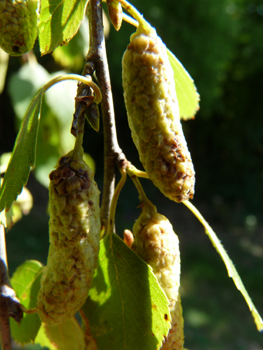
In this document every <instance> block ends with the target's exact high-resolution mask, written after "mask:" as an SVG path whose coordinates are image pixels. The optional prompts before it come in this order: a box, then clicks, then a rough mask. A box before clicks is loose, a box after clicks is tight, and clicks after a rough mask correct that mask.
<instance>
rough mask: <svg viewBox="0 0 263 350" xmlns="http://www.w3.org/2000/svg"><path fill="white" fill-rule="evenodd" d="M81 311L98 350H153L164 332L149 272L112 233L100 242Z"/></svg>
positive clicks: (162, 303) (160, 296)
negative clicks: (89, 286)
mask: <svg viewBox="0 0 263 350" xmlns="http://www.w3.org/2000/svg"><path fill="white" fill-rule="evenodd" d="M83 311H84V313H85V316H86V317H87V319H88V320H89V324H90V333H91V335H92V336H93V337H94V338H95V340H96V341H97V345H98V349H99V350H103V349H107V350H113V349H114V350H116V349H125V350H134V349H136V350H155V349H158V348H159V347H160V346H161V344H162V341H163V338H164V336H165V335H167V333H168V330H169V328H170V314H169V309H168V300H167V298H166V296H165V294H164V292H163V290H162V289H161V287H160V286H159V284H158V282H157V280H156V277H155V276H154V274H153V273H152V269H151V268H150V267H149V266H148V265H147V264H146V263H145V262H144V261H143V260H141V259H140V258H139V257H138V256H137V255H136V254H135V253H134V252H133V251H132V250H131V249H130V248H128V247H127V246H126V244H125V243H124V242H123V241H122V240H121V239H120V238H119V237H118V236H117V235H112V237H111V236H109V235H108V236H106V237H105V238H104V239H103V240H102V241H101V245H100V253H99V264H98V269H97V271H96V274H95V276H94V282H93V286H92V288H91V290H90V294H89V298H88V300H87V302H86V304H85V305H84V307H83Z"/></svg>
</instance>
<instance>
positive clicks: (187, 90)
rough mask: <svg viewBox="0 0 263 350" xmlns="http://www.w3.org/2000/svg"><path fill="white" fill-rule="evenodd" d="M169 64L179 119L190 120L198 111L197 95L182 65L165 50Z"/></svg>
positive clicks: (192, 82)
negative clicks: (172, 75)
mask: <svg viewBox="0 0 263 350" xmlns="http://www.w3.org/2000/svg"><path fill="white" fill-rule="evenodd" d="M167 54H168V57H169V61H170V64H171V66H172V68H173V71H174V81H175V89H176V94H177V99H178V104H179V111H180V118H181V119H185V120H186V119H192V118H194V116H195V114H196V112H197V111H198V109H199V100H200V97H199V94H198V92H197V90H196V87H195V84H194V81H193V79H192V78H191V76H190V75H189V73H188V72H187V71H186V69H185V68H184V66H183V65H182V63H181V62H180V61H179V60H178V59H177V58H176V57H175V56H174V54H173V53H172V52H171V51H170V50H168V49H167Z"/></svg>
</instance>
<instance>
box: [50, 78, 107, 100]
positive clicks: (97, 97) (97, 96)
mask: <svg viewBox="0 0 263 350" xmlns="http://www.w3.org/2000/svg"><path fill="white" fill-rule="evenodd" d="M65 80H77V81H81V82H82V83H83V84H85V85H88V86H90V87H91V88H92V89H93V90H94V92H95V99H94V102H96V103H100V101H101V91H100V89H99V87H98V86H97V85H96V84H95V83H94V82H93V81H92V80H91V78H90V77H83V76H82V75H79V74H68V75H60V76H58V77H55V78H54V79H51V80H50V81H49V82H48V83H47V84H46V85H45V86H44V87H43V90H44V92H46V91H47V90H48V89H49V88H51V87H52V86H53V85H55V84H57V83H60V82H61V81H65Z"/></svg>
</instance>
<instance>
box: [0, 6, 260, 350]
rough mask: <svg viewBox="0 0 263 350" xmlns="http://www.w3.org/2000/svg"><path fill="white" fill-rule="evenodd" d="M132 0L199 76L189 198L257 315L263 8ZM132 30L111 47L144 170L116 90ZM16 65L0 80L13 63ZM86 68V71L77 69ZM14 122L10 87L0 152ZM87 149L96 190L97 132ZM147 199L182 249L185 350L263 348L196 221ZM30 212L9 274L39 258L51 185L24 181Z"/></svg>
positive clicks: (2, 102)
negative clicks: (240, 280)
mask: <svg viewBox="0 0 263 350" xmlns="http://www.w3.org/2000/svg"><path fill="white" fill-rule="evenodd" d="M133 4H134V5H135V6H136V7H137V8H138V10H139V11H140V12H141V13H143V14H144V16H145V18H146V19H147V20H148V21H149V22H150V23H151V24H152V25H153V26H154V27H155V28H156V29H157V32H158V34H159V35H160V36H161V37H162V39H163V41H164V42H165V43H166V45H167V47H169V49H170V50H171V51H172V52H173V53H174V54H175V55H176V56H177V57H178V59H179V60H180V61H181V62H182V63H183V65H184V66H185V67H186V69H187V70H188V72H189V73H190V75H191V76H192V77H193V78H194V80H195V84H196V86H197V88H198V92H199V94H200V96H201V102H200V111H199V112H198V113H197V115H196V118H195V119H194V120H191V121H187V122H183V128H184V132H185V136H186V139H187V143H188V146H189V149H190V152H191V154H192V158H193V162H194V166H195V170H196V193H195V198H194V201H193V203H194V204H195V205H196V206H197V207H198V208H199V209H200V211H201V212H202V213H203V214H204V216H205V218H206V219H207V220H208V221H209V223H210V224H211V225H212V227H213V228H214V230H215V231H216V232H217V234H218V236H219V238H220V239H221V240H222V242H223V244H224V246H225V247H226V249H227V251H228V253H229V254H230V257H231V258H232V259H233V261H234V262H236V264H237V265H236V267H237V269H238V271H239V273H240V275H241V277H242V278H243V281H244V283H245V285H246V287H247V289H248V291H249V292H250V294H251V296H252V298H253V301H254V302H255V304H256V305H257V306H258V308H259V311H260V312H261V314H262V313H263V302H262V291H263V274H262V262H263V260H262V258H263V226H262V224H263V220H262V197H263V186H262V177H263V157H262V156H263V133H262V126H263V121H262V110H263V98H262V91H263V63H262V57H263V44H262V28H263V4H262V2H261V1H259V0H256V1H250V0H232V1H231V0H220V1H209V0H197V1H192V0H184V1H175V0H162V1H160V0H144V1H139V0H134V1H133ZM133 31H134V29H133V28H132V27H131V26H130V25H129V24H127V23H124V24H123V26H122V28H121V30H120V32H118V33H117V32H116V31H114V29H112V28H111V31H110V34H109V37H108V39H107V42H106V44H107V50H108V59H109V67H110V74H111V80H112V88H113V95H114V104H115V111H116V122H117V130H118V137H119V142H120V145H121V147H122V149H123V151H124V152H125V154H126V155H127V157H128V159H129V160H130V161H132V162H133V163H134V165H136V166H137V167H139V168H141V165H140V163H139V160H138V154H137V151H136V149H135V147H134V145H133V143H132V140H131V137H130V131H129V128H128V124H127V118H126V111H125V107H124V102H123V91H122V85H121V58H122V54H123V52H124V50H125V48H126V46H127V44H128V40H129V39H128V38H129V36H130V34H131V33H132V32H133ZM35 54H36V55H37V56H38V59H39V62H40V63H41V64H43V66H44V67H45V68H46V69H47V70H48V71H49V72H53V71H56V70H58V69H60V67H59V66H58V64H57V63H55V61H54V60H53V58H52V57H51V56H46V57H43V58H40V57H39V54H38V51H37V48H36V50H35ZM20 63H21V62H20V61H19V60H18V59H17V58H11V59H10V63H9V68H8V75H7V81H8V79H9V78H10V76H11V75H12V73H13V72H14V71H16V70H17V69H18V68H19V67H20ZM80 72H81V68H79V69H78V71H77V73H80ZM15 135H16V128H15V115H14V110H13V108H12V104H11V100H10V97H9V95H8V90H7V84H6V86H5V89H4V91H3V93H2V94H1V95H0V153H3V152H10V151H11V150H12V147H13V143H14V140H15ZM85 150H86V151H87V152H88V153H89V154H90V155H91V156H92V157H93V158H94V159H95V162H96V169H97V170H96V179H97V181H98V184H99V187H100V189H101V190H102V174H103V162H102V157H103V134H102V132H100V133H99V134H96V133H95V132H93V131H92V130H91V129H90V128H89V127H88V126H87V137H86V139H85ZM142 183H143V186H144V188H145V191H146V193H147V195H148V196H149V198H150V199H151V200H152V201H153V203H154V204H155V205H156V206H157V208H158V209H159V211H160V212H161V213H162V214H164V215H165V216H167V217H168V218H169V219H170V220H171V222H172V224H173V226H174V228H175V231H176V232H177V234H178V236H179V239H180V242H181V254H182V256H181V259H182V287H181V294H182V303H183V309H184V317H185V337H186V342H185V346H186V347H187V348H189V349H193V350H199V349H202V350H204V349H207V350H210V349H213V350H217V349H218V350H221V349H224V350H227V349H229V350H243V349H244V350H262V349H263V345H262V344H263V335H261V334H259V333H257V331H256V329H255V327H254V324H253V320H252V317H251V315H250V313H249V310H248V308H247V306H246V305H245V302H244V301H243V299H242V297H241V296H240V295H239V292H238V291H237V290H236V289H235V287H234V285H233V283H232V281H231V280H230V279H229V278H228V277H227V274H226V270H225V268H224V266H223V263H222V261H221V260H220V258H219V257H218V256H217V253H216V252H215V250H214V248H213V247H212V246H211V244H210V242H209V240H208V238H207V237H206V236H205V234H204V232H203V229H202V227H201V225H200V224H199V223H198V222H197V221H196V219H195V218H194V217H193V215H192V214H191V213H190V212H189V211H188V210H187V209H186V208H185V207H184V206H183V205H179V204H175V203H172V202H171V201H169V200H168V199H166V198H164V197H163V195H161V194H160V192H159V191H158V189H156V188H154V186H153V185H152V184H151V183H150V182H149V181H147V180H142ZM28 187H29V189H30V190H31V191H32V193H33V195H34V202H35V206H34V208H33V210H32V212H31V214H30V215H29V216H27V217H24V218H23V220H22V221H21V222H20V223H18V224H17V225H15V226H14V228H12V230H11V231H10V232H9V233H8V235H7V244H8V246H7V249H8V256H9V264H10V270H11V273H12V271H14V269H15V267H16V266H17V265H18V264H20V263H22V262H23V261H24V260H25V259H38V260H40V261H42V262H43V263H45V261H46V256H47V250H48V234H47V232H48V215H47V210H46V208H47V200H48V194H47V189H46V188H44V187H42V186H41V185H39V184H38V182H37V181H36V180H35V179H34V175H31V177H30V180H29V184H28ZM137 197H138V196H137V194H136V192H135V190H134V187H133V184H132V182H131V181H128V182H127V185H126V186H125V188H124V190H123V191H122V193H121V197H120V200H119V204H118V208H117V230H118V233H119V234H120V235H121V234H122V231H123V229H125V228H129V229H132V225H133V223H134V220H135V219H136V218H137V217H138V215H139V212H140V210H139V209H136V207H137V206H138V205H139V201H138V198H137Z"/></svg>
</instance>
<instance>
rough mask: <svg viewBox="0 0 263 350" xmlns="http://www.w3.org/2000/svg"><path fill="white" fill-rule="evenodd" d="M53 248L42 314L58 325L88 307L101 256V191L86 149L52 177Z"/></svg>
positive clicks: (62, 163) (61, 163)
mask: <svg viewBox="0 0 263 350" xmlns="http://www.w3.org/2000/svg"><path fill="white" fill-rule="evenodd" d="M49 198H50V220H49V235H50V248H49V255H48V261H47V266H46V267H45V269H44V272H43V276H42V278H41V288H40V291H39V295H38V301H37V311H38V314H39V316H40V319H41V320H42V321H43V322H46V323H49V324H51V325H54V324H59V323H61V322H63V321H64V320H65V319H67V318H69V317H71V316H73V315H74V314H75V313H76V312H77V311H78V310H79V309H80V308H81V307H82V305H83V304H84V302H85V300H86V298H87V296H88V292H89V289H90V287H91V284H92V279H93V274H94V270H95V268H96V263H97V258H98V253H99V239H100V238H99V237H100V209H99V190H98V188H97V184H96V183H95V181H94V175H93V171H92V170H91V169H90V168H89V167H88V166H87V164H86V163H85V162H84V161H83V150H82V149H81V150H80V151H71V152H70V153H68V154H67V155H66V156H64V157H61V158H60V159H59V161H58V165H57V168H56V170H54V171H52V172H51V173H50V186H49Z"/></svg>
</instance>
